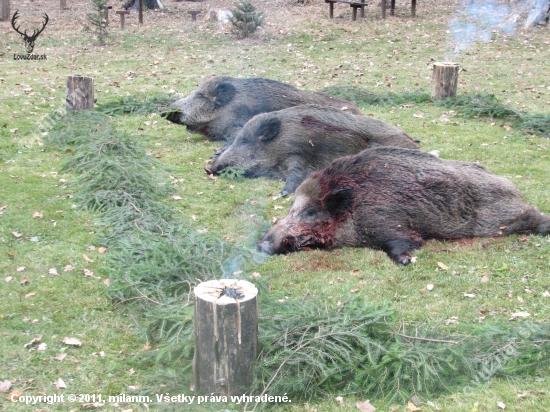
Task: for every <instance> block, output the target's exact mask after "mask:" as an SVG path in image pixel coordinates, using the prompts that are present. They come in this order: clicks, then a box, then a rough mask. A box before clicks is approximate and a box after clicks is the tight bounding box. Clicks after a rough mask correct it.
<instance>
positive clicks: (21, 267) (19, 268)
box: [15, 266, 26, 272]
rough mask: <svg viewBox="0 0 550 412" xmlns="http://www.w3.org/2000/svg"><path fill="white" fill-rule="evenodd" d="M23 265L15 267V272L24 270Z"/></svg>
mask: <svg viewBox="0 0 550 412" xmlns="http://www.w3.org/2000/svg"><path fill="white" fill-rule="evenodd" d="M25 269H26V268H25V266H19V267H18V268H17V269H15V271H16V272H23V271H24V270H25Z"/></svg>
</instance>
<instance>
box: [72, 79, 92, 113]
mask: <svg viewBox="0 0 550 412" xmlns="http://www.w3.org/2000/svg"><path fill="white" fill-rule="evenodd" d="M66 101H67V112H70V111H71V110H93V108H94V101H95V99H94V79H92V78H91V77H82V76H80V75H75V76H68V77H67V99H66Z"/></svg>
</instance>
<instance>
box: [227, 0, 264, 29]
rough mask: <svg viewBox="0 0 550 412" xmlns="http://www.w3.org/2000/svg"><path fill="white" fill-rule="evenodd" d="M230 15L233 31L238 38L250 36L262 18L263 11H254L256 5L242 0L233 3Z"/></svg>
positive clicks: (247, 0) (260, 23)
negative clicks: (233, 7)
mask: <svg viewBox="0 0 550 412" xmlns="http://www.w3.org/2000/svg"><path fill="white" fill-rule="evenodd" d="M231 13H232V16H231V17H230V19H229V20H230V21H231V24H232V25H233V33H234V34H235V35H236V36H237V37H239V38H246V37H250V36H251V35H252V33H254V32H255V31H256V29H257V28H258V27H260V26H261V25H262V22H263V20H264V17H263V13H261V12H258V11H256V7H255V6H254V5H253V4H252V3H250V1H249V0H242V1H241V2H240V3H237V4H235V9H234V10H231Z"/></svg>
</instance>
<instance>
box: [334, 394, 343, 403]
mask: <svg viewBox="0 0 550 412" xmlns="http://www.w3.org/2000/svg"><path fill="white" fill-rule="evenodd" d="M334 400H335V401H336V402H338V403H339V404H340V405H343V404H344V398H342V397H341V396H337V397H336V398H335V399H334Z"/></svg>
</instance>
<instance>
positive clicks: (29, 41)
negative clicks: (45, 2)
mask: <svg viewBox="0 0 550 412" xmlns="http://www.w3.org/2000/svg"><path fill="white" fill-rule="evenodd" d="M18 17H19V10H17V11H16V12H15V13H14V14H13V17H12V18H11V26H12V27H13V28H14V30H15V31H16V32H17V33H19V34H20V35H21V36H22V37H23V41H24V42H25V48H26V49H27V53H29V54H30V53H32V51H33V50H34V42H35V41H36V39H37V38H38V35H39V34H40V33H42V32H43V31H44V29H45V28H46V25H47V24H48V21H49V20H50V18H49V17H48V15H47V14H46V13H44V17H45V20H44V25H43V26H42V28H41V29H38V30H37V29H33V33H32V34H31V35H29V34H27V31H28V29H27V30H25V31H24V32H21V31H19V27H21V26H17V27H16V26H15V22H16V20H17V18H18Z"/></svg>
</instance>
